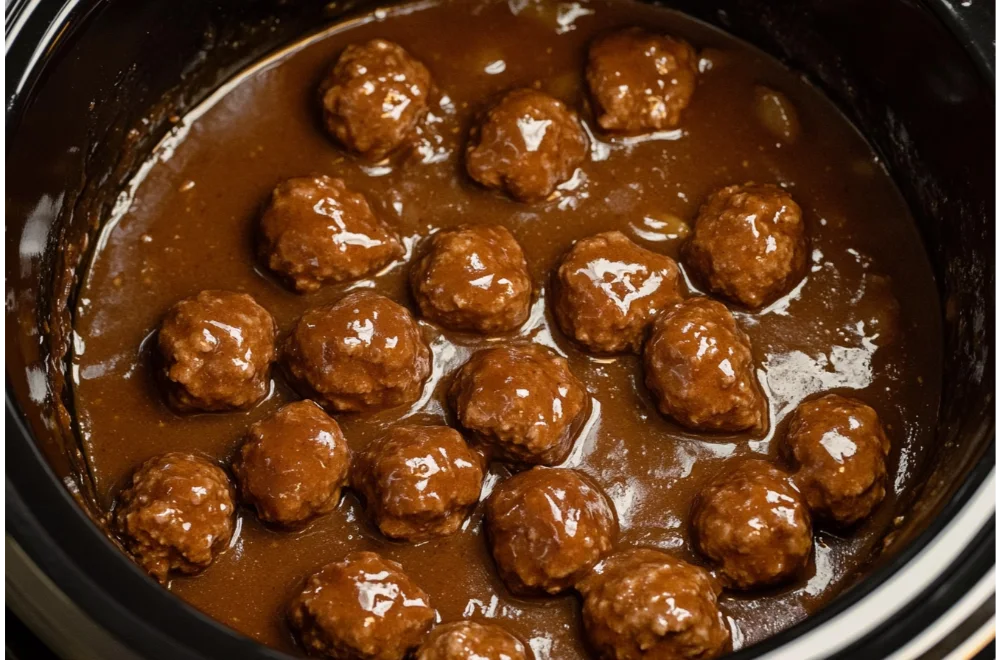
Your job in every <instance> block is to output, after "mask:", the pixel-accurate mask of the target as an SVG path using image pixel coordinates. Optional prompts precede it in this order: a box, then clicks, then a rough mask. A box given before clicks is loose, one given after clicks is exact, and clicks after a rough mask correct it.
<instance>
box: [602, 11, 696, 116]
mask: <svg viewBox="0 0 1000 660" xmlns="http://www.w3.org/2000/svg"><path fill="white" fill-rule="evenodd" d="M697 66H698V62H697V56H696V55H695V52H694V49H693V48H691V46H690V45H689V44H688V43H687V42H686V41H684V40H682V39H677V38H675V37H669V36H666V35H660V34H654V33H652V32H647V31H646V30H643V29H641V28H626V29H624V30H618V31H616V32H611V33H609V34H606V35H604V36H601V37H598V38H597V39H596V40H594V43H592V44H591V45H590V52H589V55H588V57H587V84H588V85H589V86H590V98H591V100H592V101H593V107H594V114H595V115H596V116H597V123H598V124H599V125H600V127H601V128H603V129H604V130H606V131H614V132H620V133H649V132H652V131H659V130H663V129H668V128H673V127H674V126H676V125H677V124H678V123H679V122H680V119H681V112H682V111H683V110H684V108H686V107H687V105H688V103H690V102H691V95H692V94H693V93H694V86H695V82H696V79H697V73H698V71H697Z"/></svg>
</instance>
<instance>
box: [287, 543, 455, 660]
mask: <svg viewBox="0 0 1000 660" xmlns="http://www.w3.org/2000/svg"><path fill="white" fill-rule="evenodd" d="M435 616H436V615H435V613H434V609H433V608H432V607H431V605H430V598H429V597H428V596H427V594H426V593H424V591H423V589H421V588H420V587H418V586H417V585H416V584H414V583H413V581H412V580H410V578H409V577H407V576H406V574H405V573H403V567H402V566H400V565H399V564H397V563H396V562H394V561H389V560H387V559H383V558H382V557H380V556H379V555H377V554H375V553H374V552H353V553H351V554H349V555H347V556H346V557H344V559H343V560H341V561H337V562H333V563H332V564H327V565H326V566H324V567H323V568H322V569H321V570H319V571H318V572H316V573H314V574H313V575H311V576H310V577H309V579H307V580H306V583H305V586H304V587H303V588H302V591H301V592H300V593H299V594H297V595H296V596H295V598H293V599H292V601H291V603H289V605H288V623H289V625H290V626H291V628H292V630H293V631H294V632H295V634H296V635H298V637H299V640H300V641H301V642H302V646H304V647H305V649H306V651H308V652H309V653H311V654H314V655H321V656H324V657H327V658H335V659H336V660H402V658H404V657H405V656H406V654H407V652H408V651H409V650H410V649H413V648H415V647H417V646H418V645H419V644H420V643H421V642H422V641H423V640H424V637H426V635H427V631H428V630H430V627H431V624H433V623H434V619H435Z"/></svg>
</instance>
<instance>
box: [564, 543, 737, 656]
mask: <svg viewBox="0 0 1000 660" xmlns="http://www.w3.org/2000/svg"><path fill="white" fill-rule="evenodd" d="M577 589H579V591H580V593H581V595H582V596H583V626H584V630H585V632H586V635H587V638H588V639H589V641H590V643H591V646H592V647H593V648H594V650H595V651H597V653H598V656H599V657H601V658H607V659H609V660H610V659H613V660H640V659H642V658H664V659H667V658H697V659H698V660H708V659H710V658H715V657H718V656H719V655H721V654H722V653H723V652H725V651H726V650H727V648H728V646H729V628H728V627H727V626H726V622H725V619H724V618H723V616H722V613H721V612H719V606H718V600H717V599H718V595H719V592H720V591H721V589H720V587H719V584H718V583H717V582H716V581H715V580H714V579H712V576H711V575H710V574H709V573H708V571H706V570H704V569H703V568H700V567H698V566H692V565H691V564H688V563H687V562H684V561H681V560H680V559H674V558H673V557H671V556H670V555H667V554H665V553H663V552H660V551H659V550H649V549H644V548H639V549H634V550H626V551H624V552H619V553H617V554H614V555H612V556H610V557H608V558H607V559H606V560H604V561H603V562H601V563H600V564H598V565H597V566H596V567H595V568H594V571H593V572H592V573H591V574H590V575H589V576H588V577H587V578H586V579H584V580H583V581H581V582H580V584H578V585H577Z"/></svg>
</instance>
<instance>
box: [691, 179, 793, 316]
mask: <svg viewBox="0 0 1000 660" xmlns="http://www.w3.org/2000/svg"><path fill="white" fill-rule="evenodd" d="M808 251H809V250H808V241H807V240H806V227H805V223H804V222H803V220H802V209H801V208H799V205H798V204H796V203H795V200H794V199H792V196H791V195H789V194H788V193H787V192H785V191H784V190H783V189H782V188H780V187H778V186H773V185H770V184H755V183H746V184H743V185H741V186H729V187H727V188H723V189H721V190H717V191H716V192H714V193H713V194H712V195H711V196H710V197H709V198H708V201H707V202H705V204H704V205H703V206H702V207H701V210H700V211H699V212H698V218H697V219H696V220H695V223H694V229H693V231H692V232H691V238H689V239H688V241H687V243H685V244H684V249H683V254H684V261H685V263H686V264H687V265H688V266H689V267H690V268H691V271H692V274H693V275H694V277H695V278H696V279H697V280H698V281H699V282H701V283H702V284H704V285H705V286H706V287H708V289H709V290H710V291H711V292H712V293H715V294H718V295H720V296H723V297H724V298H727V299H728V300H731V301H733V302H736V303H739V304H741V305H744V306H746V307H748V308H750V309H757V308H759V307H763V306H764V305H766V304H768V303H770V302H774V300H776V299H777V298H779V297H781V296H782V295H784V294H786V293H788V291H789V290H791V289H792V288H793V287H794V285H795V283H796V282H798V281H799V280H800V279H802V277H803V275H804V274H805V269H806V257H807V256H808Z"/></svg>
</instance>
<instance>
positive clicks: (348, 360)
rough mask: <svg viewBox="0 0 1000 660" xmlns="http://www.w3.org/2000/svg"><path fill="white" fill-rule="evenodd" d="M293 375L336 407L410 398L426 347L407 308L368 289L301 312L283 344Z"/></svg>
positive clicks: (422, 376)
mask: <svg viewBox="0 0 1000 660" xmlns="http://www.w3.org/2000/svg"><path fill="white" fill-rule="evenodd" d="M283 357H284V360H285V365H286V368H287V369H288V372H289V374H290V375H291V378H292V380H293V381H294V382H295V383H296V384H297V385H298V386H299V387H300V388H301V389H304V390H306V391H308V392H309V393H310V394H313V393H315V395H316V396H317V397H318V398H319V400H320V401H321V403H323V405H325V406H327V407H328V408H330V409H331V410H336V411H363V410H371V409H375V408H386V407H391V406H399V405H403V404H408V403H413V402H414V401H416V400H417V399H418V398H419V397H420V391H421V389H422V387H423V383H424V381H425V380H427V376H428V375H430V371H431V351H430V348H429V347H428V346H427V342H425V341H424V338H423V336H422V335H421V333H420V327H419V326H418V325H417V323H416V321H414V320H413V317H412V316H410V312H409V311H407V310H406V308H404V307H402V306H400V305H398V304H396V303H394V302H393V301H391V300H389V299H388V298H386V297H384V296H381V295H378V294H376V293H372V292H370V291H358V292H355V293H350V294H348V295H346V296H344V297H343V298H341V299H340V300H338V301H337V302H335V303H333V304H332V305H326V306H324V307H318V308H316V309H312V310H310V311H308V312H306V313H305V314H303V315H302V318H300V319H299V320H298V322H297V323H296V324H295V327H293V328H292V331H291V333H290V334H289V336H288V339H287V340H286V342H285V345H284V352H283Z"/></svg>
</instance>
